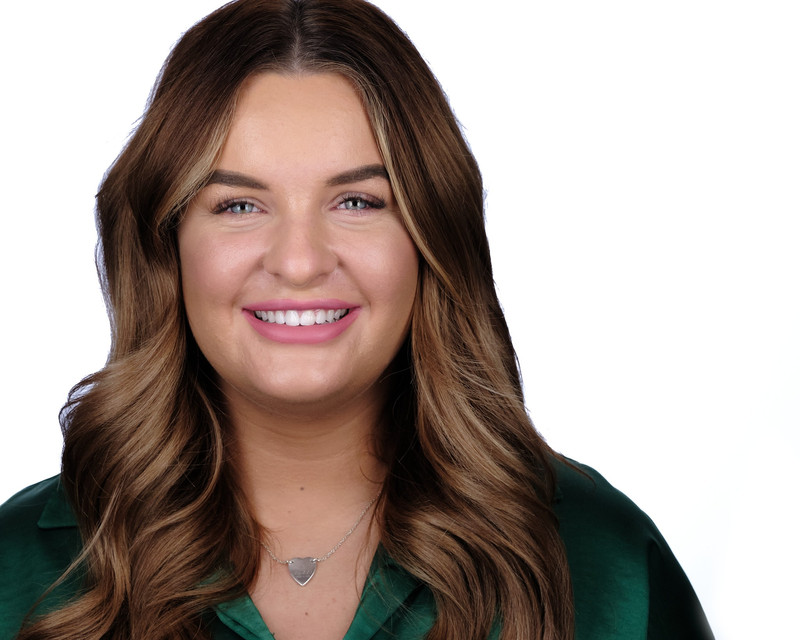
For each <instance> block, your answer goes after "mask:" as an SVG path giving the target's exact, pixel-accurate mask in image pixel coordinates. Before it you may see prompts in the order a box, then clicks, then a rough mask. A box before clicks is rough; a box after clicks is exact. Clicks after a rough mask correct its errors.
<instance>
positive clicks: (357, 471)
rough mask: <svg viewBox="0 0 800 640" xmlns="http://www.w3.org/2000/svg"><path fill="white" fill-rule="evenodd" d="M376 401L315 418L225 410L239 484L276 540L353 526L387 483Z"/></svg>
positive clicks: (236, 408)
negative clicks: (322, 528) (378, 443)
mask: <svg viewBox="0 0 800 640" xmlns="http://www.w3.org/2000/svg"><path fill="white" fill-rule="evenodd" d="M362 400H363V398H362ZM380 400H382V399H379V398H376V399H375V400H373V401H372V402H363V401H362V402H359V403H353V404H352V405H350V406H345V407H338V408H337V410H336V411H331V410H327V411H324V412H317V413H308V412H304V413H300V412H294V413H292V412H288V411H282V412H280V413H275V412H269V411H267V410H265V409H264V408H263V407H260V408H258V409H257V410H254V409H253V408H252V407H244V408H243V407H241V406H230V407H229V410H230V415H231V423H232V428H233V434H234V443H233V445H234V446H233V455H234V464H235V467H236V469H237V474H238V481H239V483H240V485H241V487H242V489H243V491H244V493H245V495H246V497H247V499H248V501H249V502H250V505H251V508H252V509H253V515H254V516H255V517H256V519H257V520H258V522H260V523H261V524H262V525H263V526H265V527H267V528H268V529H269V530H271V531H273V532H275V533H276V534H278V535H279V534H280V532H281V531H285V532H286V533H290V532H291V531H292V530H294V529H296V528H300V529H303V528H305V529H306V531H307V530H308V528H309V527H314V526H316V527H319V525H320V524H321V523H322V522H323V521H325V520H328V521H330V523H331V526H332V527H333V528H334V529H337V530H338V528H341V523H345V524H347V525H348V526H349V524H352V523H351V522H350V521H351V520H352V519H353V518H354V517H355V516H356V515H357V514H358V513H359V511H360V510H361V509H362V508H363V506H364V505H365V504H366V503H367V502H368V501H369V500H371V499H372V498H374V497H375V495H376V494H377V493H378V492H379V490H380V487H381V485H382V482H383V478H384V473H385V470H384V466H383V464H382V463H381V462H380V460H379V459H378V457H377V455H376V447H375V444H376V435H377V430H378V428H379V423H380V418H381V412H382V407H383V402H382V401H380ZM345 528H346V527H345ZM281 537H282V536H281Z"/></svg>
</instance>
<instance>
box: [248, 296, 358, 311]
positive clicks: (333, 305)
mask: <svg viewBox="0 0 800 640" xmlns="http://www.w3.org/2000/svg"><path fill="white" fill-rule="evenodd" d="M357 306H358V305H356V304H354V303H352V302H347V301H346V300H339V299H336V298H324V299H318V300H290V299H288V298H281V299H276V300H265V301H263V302H254V303H253V304H248V305H245V307H244V308H245V309H247V310H248V311H290V310H293V311H305V310H307V309H353V308H354V307H357Z"/></svg>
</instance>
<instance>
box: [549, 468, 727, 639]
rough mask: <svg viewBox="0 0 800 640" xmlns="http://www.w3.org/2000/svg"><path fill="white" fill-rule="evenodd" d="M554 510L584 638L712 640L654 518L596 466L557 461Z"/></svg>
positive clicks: (580, 636)
mask: <svg viewBox="0 0 800 640" xmlns="http://www.w3.org/2000/svg"><path fill="white" fill-rule="evenodd" d="M556 473H557V478H558V488H557V491H556V501H555V504H554V509H555V512H556V515H557V517H558V520H559V533H560V535H561V538H562V540H563V541H564V547H565V548H566V552H567V561H568V562H569V567H570V574H571V576H572V585H573V594H574V601H575V621H576V627H577V634H576V637H577V638H593V639H600V638H612V637H613V638H617V637H625V638H627V637H641V638H648V640H656V639H659V640H660V639H662V638H663V639H666V638H677V637H680V638H685V639H687V640H693V639H694V638H697V639H703V640H705V639H708V638H711V637H712V635H711V631H710V630H709V629H708V623H707V622H706V620H705V616H704V614H703V612H702V609H701V607H700V604H699V602H698V601H697V597H696V595H695V593H694V590H693V589H692V586H691V584H690V583H689V580H688V579H687V577H686V575H685V573H684V572H683V570H682V569H681V567H680V564H679V563H678V561H677V560H676V558H675V556H674V555H673V553H672V551H671V550H670V548H669V545H668V544H667V542H666V541H665V540H664V538H663V536H662V535H661V533H660V532H659V531H658V528H657V527H656V525H655V524H654V523H653V521H652V520H651V519H650V518H649V517H648V516H647V514H645V513H644V512H643V511H642V510H641V509H640V508H639V507H638V506H636V504H634V503H633V501H632V500H630V499H629V498H628V497H627V496H625V495H624V494H623V493H622V492H620V491H619V490H617V489H616V488H614V487H613V486H612V485H611V484H610V483H609V482H608V481H607V480H606V479H605V478H604V477H603V476H602V475H600V474H599V473H598V472H597V471H595V470H594V469H592V468H591V467H587V466H585V465H582V464H579V463H576V462H574V461H571V460H567V461H566V463H564V462H557V463H556Z"/></svg>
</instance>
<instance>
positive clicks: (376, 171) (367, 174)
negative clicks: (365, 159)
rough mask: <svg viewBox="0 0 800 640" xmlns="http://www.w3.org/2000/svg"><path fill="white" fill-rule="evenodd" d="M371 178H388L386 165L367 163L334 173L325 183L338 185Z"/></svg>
mask: <svg viewBox="0 0 800 640" xmlns="http://www.w3.org/2000/svg"><path fill="white" fill-rule="evenodd" d="M372 178H383V179H384V180H389V173H388V172H387V171H386V167H384V166H383V165H382V164H367V165H364V166H363V167H357V168H356V169H351V170H350V171H345V172H344V173H340V174H338V175H335V176H333V177H332V178H330V179H329V180H328V181H327V182H326V183H325V184H327V185H328V186H329V187H338V186H341V185H343V184H350V183H351V182H361V181H363V180H371V179H372Z"/></svg>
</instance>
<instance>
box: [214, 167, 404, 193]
mask: <svg viewBox="0 0 800 640" xmlns="http://www.w3.org/2000/svg"><path fill="white" fill-rule="evenodd" d="M372 178H383V179H384V180H389V173H388V172H387V171H386V168H385V167H384V166H383V165H381V164H367V165H364V166H363V167H356V168H355V169H349V170H348V171H344V172H342V173H339V174H337V175H335V176H333V177H332V178H328V180H326V181H325V184H326V185H327V186H329V187H338V186H341V185H343V184H350V183H351V182H362V181H364V180H371V179H372ZM212 184H224V185H226V186H229V187H244V188H247V189H262V190H269V187H268V186H267V185H266V184H264V183H262V182H259V181H258V180H256V179H255V178H253V177H251V176H248V175H245V174H243V173H239V172H238V171H222V170H220V169H217V170H216V171H214V172H213V173H212V174H211V175H210V176H209V178H208V181H207V182H206V186H209V185H212Z"/></svg>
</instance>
